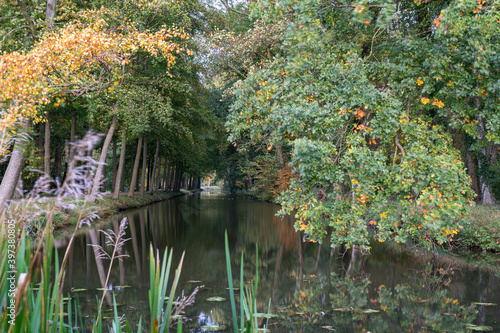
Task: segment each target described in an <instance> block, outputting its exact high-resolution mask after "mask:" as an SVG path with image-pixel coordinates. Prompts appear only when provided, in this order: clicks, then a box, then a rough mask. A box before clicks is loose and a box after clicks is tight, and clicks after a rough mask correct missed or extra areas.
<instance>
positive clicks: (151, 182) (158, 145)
mask: <svg viewBox="0 0 500 333" xmlns="http://www.w3.org/2000/svg"><path fill="white" fill-rule="evenodd" d="M159 153H160V140H156V151H155V159H154V163H153V171H152V172H151V178H150V182H149V184H150V186H149V193H153V187H154V186H153V185H154V184H155V174H156V167H157V165H158V155H159Z"/></svg>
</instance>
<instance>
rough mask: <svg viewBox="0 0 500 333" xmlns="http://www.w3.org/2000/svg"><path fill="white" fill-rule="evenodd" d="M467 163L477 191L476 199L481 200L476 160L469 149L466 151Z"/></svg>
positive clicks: (473, 187) (473, 185) (468, 171)
mask: <svg viewBox="0 0 500 333" xmlns="http://www.w3.org/2000/svg"><path fill="white" fill-rule="evenodd" d="M465 165H466V166H467V174H468V175H469V177H470V179H471V181H472V184H471V187H472V189H473V190H474V192H475V193H476V201H479V200H480V198H481V192H480V191H479V184H478V181H477V173H476V162H475V161H474V158H473V157H472V154H471V152H470V151H468V150H467V151H466V152H465Z"/></svg>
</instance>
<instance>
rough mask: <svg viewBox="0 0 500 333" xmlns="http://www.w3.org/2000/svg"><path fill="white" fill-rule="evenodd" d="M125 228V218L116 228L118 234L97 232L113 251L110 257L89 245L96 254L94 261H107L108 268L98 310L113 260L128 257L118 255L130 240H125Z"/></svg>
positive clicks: (93, 245)
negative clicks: (100, 233) (102, 235)
mask: <svg viewBox="0 0 500 333" xmlns="http://www.w3.org/2000/svg"><path fill="white" fill-rule="evenodd" d="M126 228H127V218H126V217H125V218H124V219H123V220H121V222H120V227H119V228H118V233H115V232H114V231H113V230H111V229H108V230H107V231H104V230H99V231H100V232H102V233H103V234H104V235H105V236H106V247H108V246H111V247H112V248H113V251H112V253H111V255H110V254H109V253H108V252H107V251H106V250H105V249H104V248H103V247H102V246H100V245H96V244H89V246H92V247H93V248H94V253H95V254H96V259H98V260H100V259H109V260H110V263H109V268H108V274H107V276H106V281H105V282H104V285H103V288H104V291H103V293H102V298H101V302H100V305H99V308H102V303H103V301H104V297H105V296H106V292H107V291H108V282H109V276H110V275H111V268H112V267H113V262H114V261H115V259H118V260H120V261H121V260H122V259H123V257H128V255H126V254H120V253H122V250H123V246H124V245H125V242H126V241H128V240H129V239H130V238H125V235H126V233H125V229H126Z"/></svg>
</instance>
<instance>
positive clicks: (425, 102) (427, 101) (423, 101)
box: [420, 97, 431, 105]
mask: <svg viewBox="0 0 500 333" xmlns="http://www.w3.org/2000/svg"><path fill="white" fill-rule="evenodd" d="M420 101H421V102H422V104H424V105H425V104H427V103H429V102H430V101H431V100H430V99H428V98H427V97H422V98H421V99H420Z"/></svg>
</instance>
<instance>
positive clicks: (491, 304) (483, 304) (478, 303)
mask: <svg viewBox="0 0 500 333" xmlns="http://www.w3.org/2000/svg"><path fill="white" fill-rule="evenodd" d="M472 304H474V305H482V306H497V304H495V303H482V302H474V303H472Z"/></svg>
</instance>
